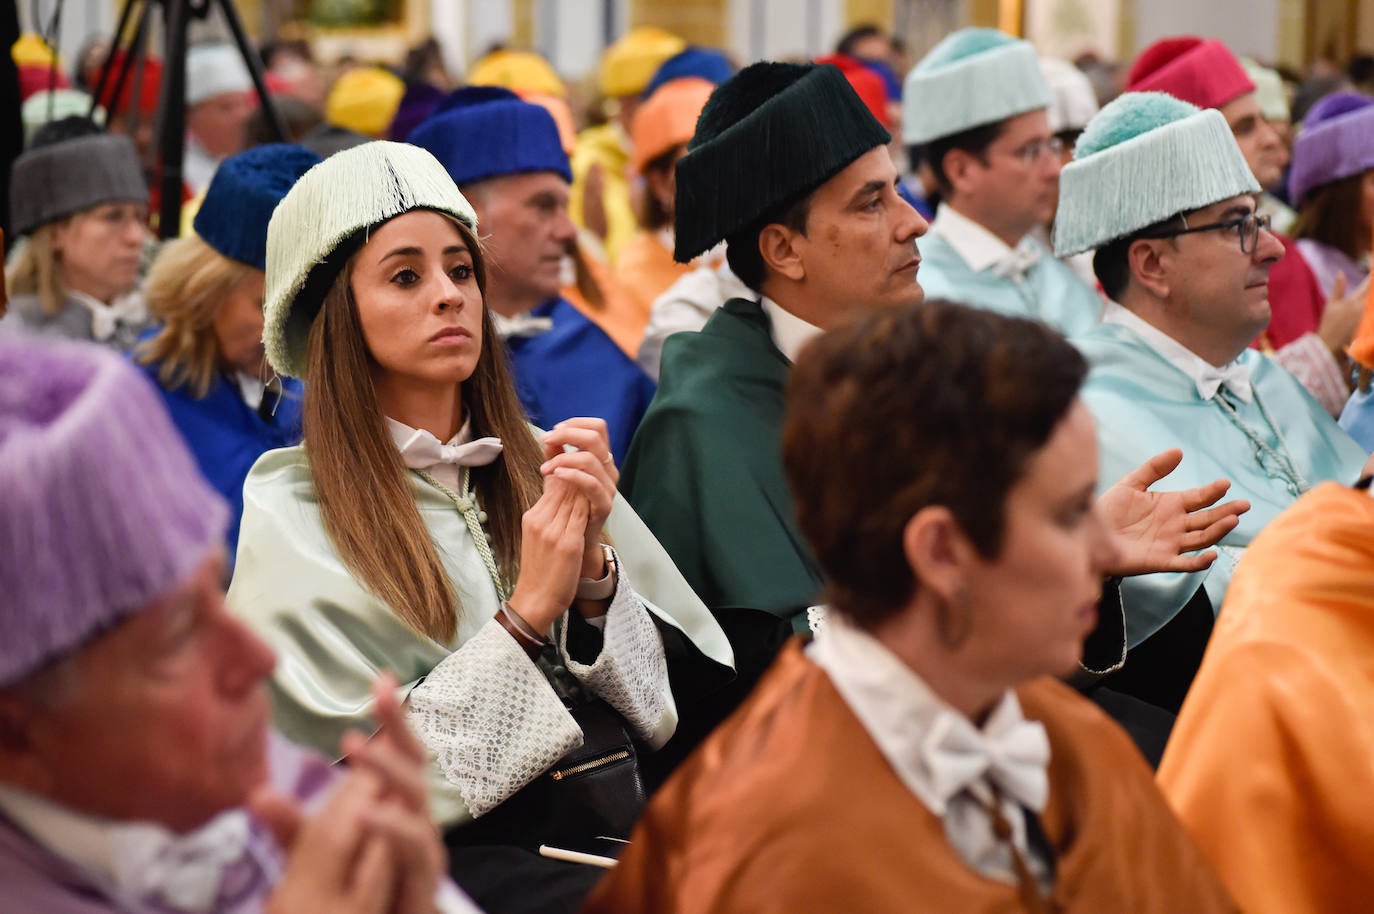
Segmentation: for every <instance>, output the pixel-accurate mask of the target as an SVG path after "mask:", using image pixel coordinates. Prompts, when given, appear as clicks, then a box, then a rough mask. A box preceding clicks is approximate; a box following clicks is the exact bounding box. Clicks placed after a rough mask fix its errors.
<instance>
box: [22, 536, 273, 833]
mask: <svg viewBox="0 0 1374 914" xmlns="http://www.w3.org/2000/svg"><path fill="white" fill-rule="evenodd" d="M223 573H224V564H223V560H222V559H221V558H220V557H219V555H218V554H215V555H213V556H211V557H209V558H208V559H207V560H206V561H204V562H202V563H201V565H200V566H199V567H197V568H196V570H195V571H194V572H192V573H191V575H190V576H189V577H188V578H187V580H185V581H184V582H183V583H182V584H180V585H179V586H177V587H176V588H175V589H174V590H173V591H171V592H170V593H168V594H167V595H165V596H164V597H163V598H161V599H159V600H158V601H157V602H156V603H154V604H152V605H151V606H150V607H148V608H146V609H143V610H141V611H139V612H136V613H135V614H134V615H132V616H130V617H129V618H128V619H127V620H126V621H124V622H123V623H121V624H120V625H118V626H117V627H116V628H114V629H112V630H110V631H109V632H107V633H106V634H104V635H101V636H99V637H98V638H97V639H96V640H95V641H94V642H92V643H90V644H89V645H87V646H86V647H84V648H82V649H81V651H80V652H79V653H78V654H76V655H75V656H73V657H71V658H69V659H68V660H67V661H65V663H67V664H69V667H67V668H61V669H60V670H59V672H61V673H62V674H63V675H61V676H58V677H56V678H57V680H58V681H57V683H56V688H55V691H56V693H57V694H53V695H49V696H44V697H43V698H42V699H41V707H38V708H28V709H25V710H24V711H21V712H19V713H20V714H21V715H22V716H23V718H24V720H25V723H24V734H25V744H26V746H25V749H24V750H23V751H24V752H26V753H27V755H28V758H29V759H30V760H31V762H32V764H30V765H29V766H28V768H29V769H31V770H40V771H42V772H43V775H42V777H43V780H44V783H41V784H40V783H25V784H20V785H17V786H22V787H24V788H26V789H29V790H31V791H33V792H37V793H40V794H41V795H43V796H45V797H47V798H48V799H50V800H52V801H54V802H56V803H59V804H61V805H62V806H65V807H67V808H68V809H71V810H74V811H77V812H82V813H86V814H87V815H92V816H97V817H100V818H106V819H114V820H118V821H131V820H142V821H150V822H156V823H158V824H160V825H163V826H165V827H167V828H170V829H172V830H173V831H179V832H180V831H187V830H190V829H193V828H195V827H197V826H199V825H201V824H203V823H204V822H206V821H208V820H209V819H210V818H212V817H214V816H215V815H217V814H218V813H220V812H223V811H224V810H226V809H230V808H232V807H235V806H239V805H242V804H243V803H244V802H245V801H246V800H247V799H248V796H249V794H250V793H251V792H252V791H253V790H254V789H255V788H257V787H259V786H261V785H262V784H263V783H265V782H266V779H267V767H266V765H267V758H266V751H267V728H268V720H269V716H270V706H269V703H268V697H267V692H266V689H265V688H264V681H265V679H266V677H267V675H268V674H269V673H270V672H271V670H272V667H273V663H274V657H273V654H272V651H271V649H270V648H268V646H267V645H266V644H264V643H263V642H262V641H260V640H258V638H257V637H256V636H254V635H253V634H252V633H251V632H249V631H248V629H247V628H246V627H245V626H244V624H243V623H242V622H240V621H239V620H238V619H236V618H234V617H233V616H231V615H229V612H228V609H227V608H226V606H225V603H224V591H223V589H222V587H221V586H220V581H221V580H222V577H223ZM29 703H30V704H33V702H32V700H30V702H29ZM11 712H12V709H9V708H6V709H5V713H6V716H7V717H8V716H10V714H11Z"/></svg>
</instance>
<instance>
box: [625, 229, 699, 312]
mask: <svg viewBox="0 0 1374 914" xmlns="http://www.w3.org/2000/svg"><path fill="white" fill-rule="evenodd" d="M690 272H692V265H691V264H687V263H678V262H677V261H676V260H674V259H673V252H672V251H670V250H668V249H667V248H665V247H664V246H663V242H662V241H660V240H659V237H658V233H657V232H650V231H644V230H641V231H640V232H639V233H638V234H636V235H634V236H633V237H632V238H630V240H629V241H627V242H625V245H624V246H623V247H622V248H621V249H620V255H619V256H618V257H617V258H616V261H615V279H616V282H618V283H619V284H620V288H622V289H624V290H625V293H626V294H627V295H629V296H630V298H631V299H632V300H633V301H634V303H635V304H636V305H638V306H639V309H640V311H641V312H643V314H644V318H645V320H648V319H649V317H650V316H651V312H652V311H653V305H654V299H656V298H658V297H659V296H660V295H662V294H663V293H664V292H667V291H668V288H669V287H670V286H672V284H673V283H675V282H677V281H678V280H679V279H681V278H682V277H684V276H686V275H687V274H688V273H690Z"/></svg>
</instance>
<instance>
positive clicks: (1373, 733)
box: [1159, 482, 1374, 914]
mask: <svg viewBox="0 0 1374 914" xmlns="http://www.w3.org/2000/svg"><path fill="white" fill-rule="evenodd" d="M1159 782H1160V786H1161V787H1162V788H1163V790H1164V793H1165V795H1166V796H1167V797H1168V799H1169V801H1170V803H1172V804H1173V806H1174V808H1175V809H1176V810H1177V812H1178V813H1179V816H1180V817H1181V818H1182V819H1183V822H1184V824H1185V825H1186V826H1187V827H1188V828H1189V830H1190V831H1191V832H1192V834H1193V836H1194V838H1195V839H1196V840H1197V842H1198V844H1199V845H1200V846H1201V847H1202V851H1203V853H1204V854H1206V855H1207V857H1208V859H1209V860H1211V862H1212V864H1213V865H1214V866H1215V868H1216V870H1217V872H1218V874H1220V876H1221V878H1222V880H1223V881H1224V882H1225V883H1226V885H1227V887H1228V888H1229V889H1230V890H1231V893H1232V895H1234V896H1235V898H1236V899H1237V901H1238V902H1239V903H1240V904H1241V906H1242V908H1243V909H1244V910H1246V911H1247V912H1257V914H1266V912H1275V914H1277V912H1283V914H1302V912H1307V911H1312V912H1316V911H1322V912H1345V911H1369V910H1371V909H1374V498H1371V497H1370V495H1369V493H1368V492H1362V491H1358V490H1355V489H1349V488H1346V487H1344V486H1340V485H1337V484H1336V483H1330V482H1329V483H1325V484H1323V485H1320V486H1318V487H1317V488H1315V489H1313V490H1312V491H1311V492H1309V493H1307V494H1306V495H1304V496H1303V497H1302V498H1300V499H1299V500H1298V501H1297V502H1295V503H1294V504H1293V506H1292V507H1291V508H1289V509H1288V510H1287V511H1285V512H1284V513H1283V514H1281V515H1279V517H1278V518H1277V519H1276V520H1274V521H1272V522H1271V523H1270V524H1269V526H1268V527H1266V528H1265V529H1264V531H1263V532H1262V533H1261V534H1260V535H1259V536H1258V537H1256V538H1255V540H1254V542H1252V543H1251V544H1250V548H1249V549H1248V550H1247V551H1246V554H1245V558H1244V559H1242V560H1241V563H1240V566H1239V567H1238V568H1237V569H1236V573H1235V577H1233V578H1232V579H1231V586H1230V588H1229V589H1228V591H1227V594H1226V602H1225V603H1224V604H1223V608H1222V612H1221V615H1220V616H1219V617H1218V619H1217V624H1216V628H1215V629H1214V630H1213V632H1212V640H1211V642H1210V643H1209V645H1208V647H1207V653H1206V655H1205V656H1204V657H1203V661H1202V668H1201V670H1200V671H1199V672H1198V675H1197V679H1195V680H1194V682H1193V687H1192V690H1191V691H1190V692H1189V693H1188V698H1187V699H1186V700H1185V701H1184V703H1183V708H1182V711H1181V714H1180V716H1179V718H1178V723H1177V724H1176V725H1175V726H1174V731H1173V736H1172V737H1171V739H1170V741H1169V747H1168V749H1167V750H1166V751H1165V753H1164V761H1163V763H1162V765H1161V767H1160V769H1159Z"/></svg>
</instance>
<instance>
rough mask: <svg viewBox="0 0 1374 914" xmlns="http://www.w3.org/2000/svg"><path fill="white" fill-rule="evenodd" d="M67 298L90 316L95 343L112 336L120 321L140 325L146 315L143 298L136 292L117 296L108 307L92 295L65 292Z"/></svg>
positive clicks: (146, 310)
mask: <svg viewBox="0 0 1374 914" xmlns="http://www.w3.org/2000/svg"><path fill="white" fill-rule="evenodd" d="M67 298H69V299H70V300H72V301H74V302H76V303H77V304H79V305H81V307H83V308H85V309H86V310H87V311H89V312H90V314H91V336H92V337H93V338H94V339H95V340H96V341H97V342H102V343H103V342H104V341H105V340H108V339H109V338H110V337H112V336H114V333H115V328H116V325H117V324H118V323H120V322H121V321H122V322H124V323H130V324H134V323H140V322H142V321H143V320H144V319H145V318H146V317H147V315H148V309H147V306H146V305H145V303H144V301H143V296H142V295H140V294H139V293H138V292H137V291H136V290H135V291H133V292H128V293H126V294H124V295H121V296H119V297H118V298H116V299H115V300H114V301H112V302H110V303H109V304H108V305H107V304H105V303H104V302H103V301H101V300H100V299H98V298H96V297H95V296H93V295H87V294H86V293H85V292H79V291H77V290H76V289H68V290H67Z"/></svg>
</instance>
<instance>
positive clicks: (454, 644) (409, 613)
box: [229, 142, 732, 912]
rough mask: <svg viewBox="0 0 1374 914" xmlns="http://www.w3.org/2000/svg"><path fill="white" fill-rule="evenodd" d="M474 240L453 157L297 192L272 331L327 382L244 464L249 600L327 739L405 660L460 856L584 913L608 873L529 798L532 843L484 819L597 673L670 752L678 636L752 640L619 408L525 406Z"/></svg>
mask: <svg viewBox="0 0 1374 914" xmlns="http://www.w3.org/2000/svg"><path fill="white" fill-rule="evenodd" d="M477 239H478V232H477V225H476V217H475V215H474V213H473V210H472V208H471V206H470V205H469V204H468V202H467V201H466V200H465V199H464V198H463V196H462V195H461V194H460V193H459V192H458V190H457V188H456V187H455V186H454V184H453V181H452V180H451V179H450V178H449V176H448V174H447V173H446V172H445V171H444V169H443V167H442V166H441V165H440V164H439V163H438V162H437V161H436V160H435V159H434V158H433V157H432V156H431V155H430V154H429V153H427V152H424V151H423V150H420V149H418V148H415V147H412V146H407V145H402V144H397V143H386V142H376V143H368V144H365V145H363V146H358V147H355V148H353V149H349V150H346V151H344V152H341V153H338V154H336V155H334V156H332V157H331V158H329V159H327V160H326V161H325V162H323V163H322V164H320V165H318V166H316V167H315V168H314V169H312V170H311V171H310V172H309V173H307V174H306V175H305V176H304V177H303V178H302V179H301V180H300V181H299V182H298V183H297V185H296V186H295V187H294V188H293V189H292V191H291V192H290V193H289V194H288V195H287V196H286V198H285V199H284V200H283V201H282V203H281V204H280V205H279V206H278V208H277V210H276V212H275V214H274V215H273V218H272V223H271V226H270V229H269V232H268V269H267V298H266V306H265V311H266V327H265V330H264V333H263V338H264V343H265V345H266V352H267V357H268V359H269V360H270V361H271V363H272V365H273V366H274V367H275V368H276V369H277V371H279V372H280V373H281V374H284V375H290V376H293V377H300V378H302V379H304V380H306V381H307V388H306V393H305V402H304V433H305V438H304V444H303V445H302V446H301V447H297V448H287V449H283V450H278V451H273V452H270V453H268V454H266V455H264V457H263V458H262V459H261V460H259V461H258V463H257V465H256V466H254V468H253V470H252V472H251V473H250V474H249V476H248V479H247V482H246V483H245V486H244V514H243V527H242V532H241V534H240V538H239V549H238V564H237V569H236V571H235V575H234V580H233V584H232V586H231V588H230V594H229V599H230V602H231V604H232V605H233V606H234V607H235V608H236V609H237V611H239V612H240V613H242V614H243V615H244V616H245V618H247V619H248V620H249V621H250V622H251V623H252V624H253V625H254V626H255V627H256V628H257V629H258V630H259V631H260V632H261V633H262V634H263V635H264V636H265V637H266V638H267V640H269V641H270V642H271V643H272V644H273V646H274V647H275V648H276V649H277V650H278V651H279V652H280V654H279V656H280V658H281V659H280V662H279V664H278V666H277V671H276V673H275V675H274V677H273V692H274V699H275V710H276V719H277V724H278V725H279V727H280V728H281V729H282V730H283V731H284V732H285V733H286V734H287V735H288V736H289V737H291V738H293V739H295V740H297V741H300V742H303V743H306V744H309V745H312V746H315V747H318V748H320V749H321V750H324V751H329V749H330V748H331V747H333V746H335V745H337V744H338V739H339V736H340V734H341V733H343V732H344V731H345V730H347V729H349V728H351V727H357V726H367V722H368V715H369V713H370V705H371V700H370V697H369V692H368V685H369V683H370V682H371V680H372V679H373V678H374V677H375V675H376V674H377V673H378V672H380V671H383V670H390V671H392V672H394V673H395V674H396V677H397V680H398V681H399V682H401V683H403V685H402V686H401V687H400V691H401V697H402V698H403V700H404V701H405V702H406V705H407V707H408V713H409V716H410V720H411V723H412V724H413V725H414V726H415V728H416V730H417V732H418V733H419V734H420V735H421V738H422V739H423V740H424V742H425V744H426V746H427V748H428V750H429V751H430V753H431V754H432V756H433V757H434V758H435V764H434V765H433V767H432V771H431V781H432V788H433V793H432V796H433V797H434V800H433V802H434V806H435V814H436V818H437V819H438V820H439V822H440V823H441V824H442V825H443V826H444V827H445V829H446V837H447V839H448V842H449V846H450V851H451V853H452V859H453V865H452V866H453V872H454V875H455V877H456V878H457V879H458V880H459V882H460V883H462V884H464V885H465V886H466V887H468V888H469V889H470V890H471V891H472V892H473V893H474V894H475V896H476V897H477V900H478V902H479V904H481V905H482V906H483V907H484V908H486V909H487V910H488V911H492V912H499V911H502V910H520V909H528V908H526V907H525V906H526V905H528V904H532V903H533V902H532V898H537V899H538V903H539V904H544V905H547V907H543V908H540V909H542V910H572V909H573V908H574V907H575V906H576V904H577V903H578V902H579V901H580V898H581V897H582V894H583V893H585V891H586V890H587V889H588V887H589V886H590V885H591V882H592V881H594V879H595V876H596V873H590V872H589V873H582V872H578V871H576V870H573V871H568V870H567V869H566V865H564V864H557V865H555V864H550V863H548V862H547V861H545V860H543V859H542V858H540V857H537V856H534V855H533V854H531V853H529V849H531V848H533V847H537V846H538V845H539V844H540V843H542V842H543V841H544V840H545V836H544V833H543V832H542V831H540V827H539V825H538V824H537V823H534V822H532V821H531V822H530V823H529V828H528V830H526V831H523V832H522V831H520V826H521V822H520V821H516V822H515V823H514V824H513V827H514V829H515V830H514V832H512V831H511V829H510V828H507V829H506V830H505V831H504V832H502V834H503V836H504V837H503V839H502V841H503V842H504V843H507V844H511V845H522V846H523V849H522V848H521V847H514V846H506V847H499V848H498V847H489V846H481V845H483V844H484V842H485V839H484V838H483V835H484V831H483V823H484V820H485V821H487V822H495V821H500V820H501V818H502V817H503V815H504V814H505V813H507V812H508V811H509V810H511V809H513V808H515V807H514V806H512V805H510V804H514V803H516V801H517V798H518V797H519V796H520V795H522V794H524V795H526V796H528V794H525V793H524V792H525V791H527V790H529V789H532V788H536V787H537V785H538V786H541V787H545V788H546V787H548V786H549V779H548V776H547V774H546V773H547V772H549V770H550V769H551V768H552V767H553V766H554V765H555V763H558V762H559V761H560V759H563V758H564V757H565V756H566V755H567V754H568V753H570V752H572V751H574V750H576V749H578V748H579V747H580V746H582V745H583V743H584V738H585V736H586V734H585V733H584V730H583V729H582V727H581V726H580V725H579V722H578V719H577V718H575V717H574V714H573V713H572V712H571V711H570V710H569V706H570V705H576V704H578V702H579V700H580V699H579V696H581V698H595V699H597V700H600V701H602V702H604V703H605V704H606V705H607V706H609V708H610V709H612V710H613V712H614V715H615V716H616V719H618V720H620V721H621V722H622V723H623V726H624V730H625V731H626V732H627V733H629V734H630V735H632V736H633V739H634V741H635V743H636V744H637V745H638V746H639V747H641V748H647V749H650V750H653V749H657V748H658V747H661V746H662V745H663V744H664V743H665V742H666V741H667V739H668V738H669V737H670V736H671V735H672V734H673V732H674V730H675V728H676V724H677V719H678V713H677V703H676V698H675V696H674V694H673V690H672V689H671V688H670V686H669V682H668V662H669V659H670V658H673V657H674V656H675V655H678V654H681V655H683V656H684V658H686V657H689V656H696V657H699V658H708V659H709V660H710V661H712V662H713V663H714V664H715V665H717V666H719V667H728V665H729V664H730V662H731V659H732V658H731V654H730V650H729V647H728V644H727V643H726V641H725V639H724V636H723V634H722V632H721V631H720V628H719V626H718V625H717V624H716V623H715V621H714V620H713V619H712V618H711V616H710V614H709V613H708V612H707V611H706V609H705V607H704V606H703V605H702V603H701V602H700V600H698V599H697V598H696V596H695V595H694V594H693V593H692V592H691V590H690V588H689V587H688V586H687V585H686V583H685V581H683V579H682V577H681V576H680V575H679V574H678V573H677V570H676V568H675V567H674V566H673V565H672V563H671V561H670V560H669V559H668V558H667V556H666V554H665V553H664V552H663V550H662V548H661V547H660V546H659V545H658V543H657V542H656V541H655V540H654V539H653V537H652V536H651V535H650V534H649V533H648V531H647V529H646V528H645V527H644V525H643V524H642V523H641V522H640V521H639V519H638V518H637V517H636V516H635V515H634V513H633V512H632V511H631V510H630V508H629V506H628V505H627V504H626V503H625V502H623V501H622V500H621V499H620V498H619V497H618V496H617V495H616V492H615V483H616V479H617V476H618V474H617V472H616V469H615V466H614V464H613V462H612V459H611V456H610V450H609V445H608V441H607V435H606V426H605V423H604V422H601V421H600V420H592V419H570V420H568V421H566V422H562V423H560V424H559V425H557V426H555V427H554V428H552V429H550V430H549V431H547V432H544V433H542V434H540V433H535V432H532V430H531V429H530V427H529V426H528V425H527V424H526V422H525V418H524V414H523V413H522V411H521V409H520V404H519V400H518V399H517V397H516V394H515V390H514V387H513V385H512V382H511V377H510V371H509V368H508V367H507V364H506V359H505V355H504V351H503V349H502V347H501V345H500V341H499V339H498V338H497V336H496V335H495V332H494V330H493V327H492V321H491V316H490V313H489V312H488V310H487V309H486V307H485V302H484V294H485V285H486V272H485V270H486V268H485V265H484V261H483V254H482V249H481V246H480V244H479V242H478V240H477ZM610 542H614V548H612V547H611V546H610V545H608V543H610ZM560 786H566V785H560ZM474 819H476V820H477V821H476V822H475V823H474V821H473V820H474ZM506 825H507V826H511V825H512V823H510V822H509V821H508V822H507V823H506ZM473 845H478V846H476V847H474V846H473ZM553 866H557V867H560V869H557V870H554V871H550V870H548V869H546V868H547V867H553Z"/></svg>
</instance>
